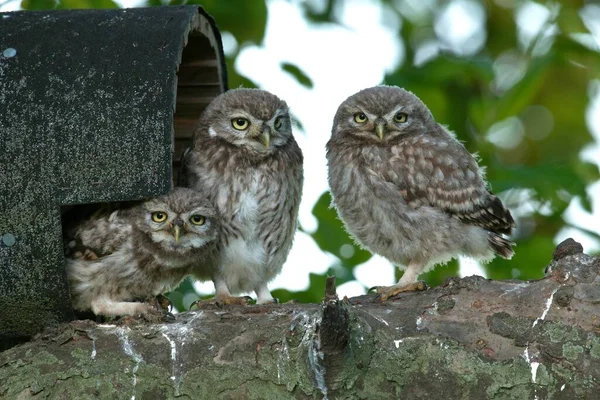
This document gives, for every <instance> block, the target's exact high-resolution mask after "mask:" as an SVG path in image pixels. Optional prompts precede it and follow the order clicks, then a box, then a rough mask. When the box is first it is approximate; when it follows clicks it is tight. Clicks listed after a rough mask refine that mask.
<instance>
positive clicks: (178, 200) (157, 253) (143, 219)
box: [64, 188, 219, 321]
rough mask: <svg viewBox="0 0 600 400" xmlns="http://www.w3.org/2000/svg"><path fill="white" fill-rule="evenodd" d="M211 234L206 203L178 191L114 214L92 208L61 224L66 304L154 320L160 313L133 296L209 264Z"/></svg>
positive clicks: (213, 223)
mask: <svg viewBox="0 0 600 400" xmlns="http://www.w3.org/2000/svg"><path fill="white" fill-rule="evenodd" d="M218 231H219V224H218V218H217V214H216V212H215V210H214V208H213V207H212V205H211V204H210V202H209V201H208V200H207V199H206V197H205V196H204V195H202V194H201V193H198V192H195V191H193V190H190V189H186V188H175V189H174V190H173V191H172V192H171V193H170V194H168V195H167V196H163V197H158V198H154V199H151V200H148V201H145V202H143V203H141V204H136V205H133V206H130V207H120V208H118V209H117V210H114V211H113V210H107V209H106V208H103V209H100V210H99V211H97V212H96V213H94V214H93V215H91V216H90V217H88V218H86V219H84V220H83V221H79V222H77V223H74V224H73V225H72V226H69V227H67V228H66V229H65V233H64V242H65V249H66V252H65V253H66V270H67V276H68V280H69V284H70V291H71V299H72V303H73V308H74V309H75V310H78V311H88V310H91V311H92V312H93V313H94V314H96V315H102V316H124V315H129V316H138V315H141V316H142V317H143V318H145V319H147V320H149V321H156V320H160V317H161V315H162V313H161V310H156V309H155V308H154V307H152V306H151V305H149V304H147V303H144V302H139V301H137V300H144V299H146V298H151V297H154V296H157V295H161V294H162V293H165V292H168V291H170V290H172V289H174V288H175V287H177V285H178V284H179V283H180V282H181V281H182V280H183V279H184V278H185V277H186V276H187V275H189V274H190V273H191V270H192V268H193V267H194V265H195V264H197V263H202V262H207V263H210V259H211V258H212V257H215V254H216V250H215V249H216V243H217V242H216V238H217V235H218Z"/></svg>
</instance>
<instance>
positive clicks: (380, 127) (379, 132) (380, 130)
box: [375, 124, 385, 140]
mask: <svg viewBox="0 0 600 400" xmlns="http://www.w3.org/2000/svg"><path fill="white" fill-rule="evenodd" d="M375 130H376V131H377V137H379V140H383V134H384V132H385V126H384V125H383V124H376V125H375Z"/></svg>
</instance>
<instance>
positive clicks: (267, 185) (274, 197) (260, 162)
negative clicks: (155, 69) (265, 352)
mask: <svg viewBox="0 0 600 400" xmlns="http://www.w3.org/2000/svg"><path fill="white" fill-rule="evenodd" d="M184 162H185V166H186V168H185V175H186V176H187V180H188V186H189V187H191V188H193V189H196V190H199V191H202V192H203V193H207V194H208V195H209V196H210V198H211V201H212V202H213V204H214V205H215V207H216V209H217V212H218V213H219V215H220V217H221V234H220V235H219V245H218V247H219V259H218V262H217V263H216V264H215V265H214V267H213V268H211V269H210V270H209V269H206V268H203V269H200V270H198V271H197V273H196V276H197V277H198V278H200V279H204V280H205V279H212V280H213V282H214V284H215V289H216V294H215V300H216V301H217V302H219V303H222V304H231V303H245V302H246V299H245V298H241V297H233V296H232V293H233V294H237V293H240V292H249V291H254V292H256V295H257V303H259V304H261V303H270V302H274V299H273V297H272V296H271V293H270V292H269V290H268V288H267V283H268V282H269V281H270V280H271V279H273V278H274V277H275V276H276V275H277V274H278V273H279V272H280V270H281V267H282V265H283V263H284V262H285V260H286V258H287V255H288V253H289V251H290V248H291V246H292V239H293V237H294V233H295V231H296V225H297V217H298V207H299V205H300V197H301V195H302V181H303V174H302V152H301V150H300V148H299V147H298V144H297V143H296V141H295V140H294V136H293V135H292V127H291V121H290V115H289V112H288V106H287V104H286V103H285V102H284V101H283V100H280V99H279V98H278V97H276V96H275V95H273V94H271V93H269V92H266V91H264V90H258V89H235V90H230V91H228V92H226V93H224V94H222V95H220V96H218V97H217V98H215V99H214V100H213V101H212V103H211V104H210V105H209V106H208V107H207V108H206V110H205V111H204V113H203V114H202V116H201V117H200V120H199V122H198V126H197V128H196V131H195V133H194V147H193V149H192V151H190V152H189V153H188V156H187V157H186V160H185V161H184Z"/></svg>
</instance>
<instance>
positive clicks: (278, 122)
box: [275, 117, 283, 129]
mask: <svg viewBox="0 0 600 400" xmlns="http://www.w3.org/2000/svg"><path fill="white" fill-rule="evenodd" d="M282 124H283V117H277V119H276V120H275V129H279V128H281V125H282Z"/></svg>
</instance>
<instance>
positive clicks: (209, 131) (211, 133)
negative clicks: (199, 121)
mask: <svg viewBox="0 0 600 400" xmlns="http://www.w3.org/2000/svg"><path fill="white" fill-rule="evenodd" d="M208 134H209V135H210V137H215V136H217V132H216V131H215V130H214V129H213V127H212V126H211V127H210V128H208Z"/></svg>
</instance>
